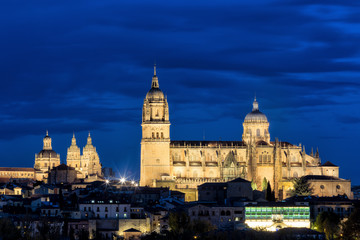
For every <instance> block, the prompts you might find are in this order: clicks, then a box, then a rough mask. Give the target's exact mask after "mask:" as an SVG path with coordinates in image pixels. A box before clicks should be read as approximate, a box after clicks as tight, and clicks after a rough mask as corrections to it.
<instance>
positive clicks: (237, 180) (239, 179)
mask: <svg viewBox="0 0 360 240" xmlns="http://www.w3.org/2000/svg"><path fill="white" fill-rule="evenodd" d="M229 182H231V183H235V182H245V183H250V182H249V181H248V180H245V179H243V178H240V177H239V178H235V179H234V180H232V181H229Z"/></svg>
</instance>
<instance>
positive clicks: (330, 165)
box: [321, 161, 337, 167]
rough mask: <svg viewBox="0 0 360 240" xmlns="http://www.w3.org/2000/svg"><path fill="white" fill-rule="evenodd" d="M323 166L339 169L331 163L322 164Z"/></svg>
mask: <svg viewBox="0 0 360 240" xmlns="http://www.w3.org/2000/svg"><path fill="white" fill-rule="evenodd" d="M321 166H324V167H337V166H336V165H335V164H333V163H332V162H330V161H327V162H326V163H324V164H322V165H321Z"/></svg>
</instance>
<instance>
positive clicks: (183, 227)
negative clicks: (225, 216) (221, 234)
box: [167, 211, 215, 240]
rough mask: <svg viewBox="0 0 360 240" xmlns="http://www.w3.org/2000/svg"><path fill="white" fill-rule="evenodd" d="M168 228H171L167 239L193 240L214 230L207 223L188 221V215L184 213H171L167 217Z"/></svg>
mask: <svg viewBox="0 0 360 240" xmlns="http://www.w3.org/2000/svg"><path fill="white" fill-rule="evenodd" d="M169 226H170V228H171V230H170V232H169V234H168V235H167V239H186V240H188V239H193V238H194V237H195V236H196V238H198V237H200V236H202V235H203V234H204V233H208V232H210V231H212V230H214V229H215V227H214V226H213V225H212V224H210V223H209V222H207V221H202V220H193V221H191V220H190V217H189V215H188V214H187V213H186V212H184V211H178V212H172V213H170V215H169Z"/></svg>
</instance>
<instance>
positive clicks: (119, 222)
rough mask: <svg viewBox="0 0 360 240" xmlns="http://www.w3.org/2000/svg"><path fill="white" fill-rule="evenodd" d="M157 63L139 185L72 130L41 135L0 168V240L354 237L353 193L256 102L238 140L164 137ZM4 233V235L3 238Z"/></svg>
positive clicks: (165, 114)
mask: <svg viewBox="0 0 360 240" xmlns="http://www.w3.org/2000/svg"><path fill="white" fill-rule="evenodd" d="M169 127H170V122H169V111H168V103H167V99H166V97H164V94H163V92H162V91H161V90H160V88H159V82H158V77H157V75H156V67H154V76H153V78H152V83H151V89H150V90H149V92H148V93H147V95H146V97H145V100H144V106H143V122H142V129H143V137H142V140H141V169H140V181H135V180H130V179H127V178H126V177H121V178H119V177H116V176H115V174H114V172H113V170H112V169H111V168H109V167H104V166H102V164H101V163H100V157H99V155H98V153H97V150H96V148H95V146H94V145H93V140H92V137H91V135H90V133H89V134H88V137H87V143H86V145H85V146H84V147H83V149H82V151H81V149H80V148H79V147H78V146H77V143H76V138H75V134H73V137H72V139H71V143H70V147H69V148H68V149H67V156H66V164H65V163H62V164H61V161H60V155H59V154H58V153H57V152H56V151H55V150H54V149H53V148H52V138H51V137H50V136H49V133H48V131H46V135H45V137H44V138H43V149H41V150H40V152H39V153H37V154H35V162H34V168H17V167H0V182H1V184H0V229H2V231H1V233H0V234H2V236H0V237H1V238H2V239H4V240H5V239H76V240H80V239H109V240H115V239H126V240H128V239H264V238H268V239H334V238H343V239H358V238H359V236H360V229H359V219H360V212H359V211H360V210H359V203H360V202H359V188H358V187H354V188H353V189H352V188H351V181H350V180H347V179H342V178H339V166H336V165H335V164H333V163H331V162H329V161H326V162H325V163H322V162H321V158H320V155H319V151H318V150H317V151H316V152H315V153H314V151H313V150H312V151H311V153H309V154H307V153H306V151H305V147H304V146H301V145H293V144H290V143H288V142H280V141H279V140H277V139H275V141H270V133H269V129H268V128H269V122H268V120H267V117H266V116H265V114H263V113H262V112H260V110H259V104H258V102H257V100H256V98H255V100H254V102H253V109H252V111H251V112H250V113H248V114H247V115H246V117H245V120H244V123H243V127H244V133H243V140H242V141H233V142H230V141H217V142H213V141H172V140H170V130H169ZM4 233H6V234H4Z"/></svg>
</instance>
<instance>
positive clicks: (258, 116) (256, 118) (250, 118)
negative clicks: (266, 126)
mask: <svg viewBox="0 0 360 240" xmlns="http://www.w3.org/2000/svg"><path fill="white" fill-rule="evenodd" d="M245 122H266V123H267V122H268V120H267V117H266V115H265V114H263V113H262V112H260V110H259V104H258V102H257V101H256V98H255V100H254V102H253V109H252V112H251V113H248V114H247V115H246V117H245Z"/></svg>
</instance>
